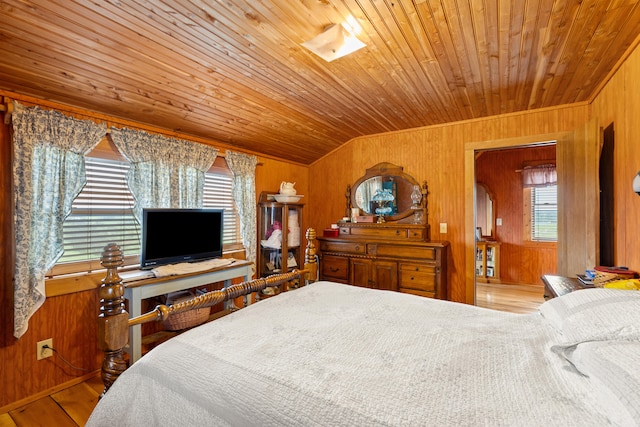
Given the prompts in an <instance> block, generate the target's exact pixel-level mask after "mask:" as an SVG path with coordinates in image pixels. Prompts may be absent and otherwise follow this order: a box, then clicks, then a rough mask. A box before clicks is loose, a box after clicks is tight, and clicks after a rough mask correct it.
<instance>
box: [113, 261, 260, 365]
mask: <svg viewBox="0 0 640 427" xmlns="http://www.w3.org/2000/svg"><path fill="white" fill-rule="evenodd" d="M252 265H253V263H252V262H250V261H236V262H234V263H233V264H231V265H227V266H224V267H218V268H214V269H212V270H207V271H204V272H200V273H190V274H184V275H180V276H167V277H156V278H151V279H144V280H139V281H135V282H129V283H125V284H124V297H125V298H126V299H127V300H128V301H129V317H135V316H139V315H141V314H142V300H143V299H145V298H151V297H155V296H158V295H164V294H168V293H170V292H175V291H181V290H184V289H190V288H195V287H197V286H203V285H206V284H209V283H216V282H224V287H225V288H226V287H228V286H230V285H231V284H232V283H231V279H235V278H238V277H242V278H243V280H244V281H248V280H250V279H251V275H252V271H251V266H252ZM126 350H127V352H128V353H129V357H130V359H129V360H130V363H133V362H135V361H136V360H138V359H140V357H142V326H141V325H135V326H132V327H131V328H130V331H129V347H128V348H127V349H126Z"/></svg>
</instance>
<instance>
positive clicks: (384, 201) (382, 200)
mask: <svg viewBox="0 0 640 427" xmlns="http://www.w3.org/2000/svg"><path fill="white" fill-rule="evenodd" d="M394 199H395V198H394V197H393V194H391V190H389V189H382V188H380V189H378V190H377V191H376V193H375V194H374V195H373V197H372V198H371V200H372V201H374V202H375V203H376V204H377V205H378V207H377V208H376V212H375V213H376V214H378V223H383V222H385V220H384V216H385V215H389V214H390V213H391V211H392V210H393V209H392V208H391V206H389V204H390V203H391V202H393V200H394Z"/></svg>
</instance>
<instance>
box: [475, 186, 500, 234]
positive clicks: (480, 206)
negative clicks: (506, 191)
mask: <svg viewBox="0 0 640 427" xmlns="http://www.w3.org/2000/svg"><path fill="white" fill-rule="evenodd" d="M477 227H480V228H481V229H482V235H481V236H480V237H481V238H483V239H487V240H493V239H494V238H495V228H496V201H495V198H494V197H493V194H492V193H491V191H489V189H488V188H487V186H486V185H485V184H483V183H482V182H476V229H477Z"/></svg>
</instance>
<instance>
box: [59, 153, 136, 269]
mask: <svg viewBox="0 0 640 427" xmlns="http://www.w3.org/2000/svg"><path fill="white" fill-rule="evenodd" d="M85 169H86V174H87V184H86V185H85V187H84V189H83V190H82V192H81V193H80V195H79V196H78V197H77V198H76V199H75V200H74V201H73V205H72V208H71V215H69V216H68V217H67V219H66V221H65V222H64V225H63V240H64V254H63V255H62V257H61V258H60V259H59V260H58V263H57V264H56V266H55V267H54V268H53V269H52V274H54V275H56V274H65V273H73V272H81V271H91V270H95V269H100V268H102V266H101V265H100V256H101V254H102V251H103V249H104V247H105V245H106V244H107V243H110V242H115V243H117V244H118V245H119V246H120V248H121V249H122V251H123V253H124V255H125V257H126V259H125V264H126V265H129V264H135V263H137V262H139V260H138V257H139V254H140V225H139V224H138V222H137V221H136V220H135V217H134V216H133V210H132V208H133V203H134V201H133V197H132V195H131V193H130V192H129V188H128V187H127V179H126V174H127V172H128V170H129V164H128V162H123V161H116V160H106V159H98V158H92V157H87V158H85Z"/></svg>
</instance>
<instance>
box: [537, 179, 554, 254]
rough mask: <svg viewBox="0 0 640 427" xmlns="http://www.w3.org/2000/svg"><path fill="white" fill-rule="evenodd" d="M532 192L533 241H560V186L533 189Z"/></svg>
mask: <svg viewBox="0 0 640 427" xmlns="http://www.w3.org/2000/svg"><path fill="white" fill-rule="evenodd" d="M530 190H531V211H530V216H531V217H530V221H531V237H530V238H531V240H532V241H543V242H555V241H557V240H558V186H557V185H555V184H554V185H548V186H546V187H533V188H531V189H530Z"/></svg>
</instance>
